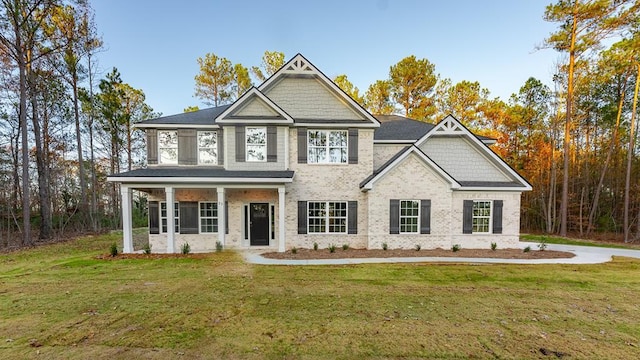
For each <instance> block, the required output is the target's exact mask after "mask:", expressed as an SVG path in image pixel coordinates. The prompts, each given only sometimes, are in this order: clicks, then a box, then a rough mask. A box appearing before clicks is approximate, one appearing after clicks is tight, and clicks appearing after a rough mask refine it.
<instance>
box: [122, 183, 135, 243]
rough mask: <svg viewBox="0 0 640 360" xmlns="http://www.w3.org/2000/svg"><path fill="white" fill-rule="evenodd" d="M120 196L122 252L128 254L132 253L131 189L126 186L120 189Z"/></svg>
mask: <svg viewBox="0 0 640 360" xmlns="http://www.w3.org/2000/svg"><path fill="white" fill-rule="evenodd" d="M120 192H121V196H122V238H123V239H122V240H123V241H122V252H123V253H125V254H129V253H132V252H133V229H132V227H133V226H132V208H131V200H132V198H133V194H132V189H131V188H129V187H127V186H122V187H120Z"/></svg>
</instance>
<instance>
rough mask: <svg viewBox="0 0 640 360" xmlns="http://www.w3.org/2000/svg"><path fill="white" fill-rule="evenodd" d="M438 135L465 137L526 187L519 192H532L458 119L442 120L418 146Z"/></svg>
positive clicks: (450, 116)
mask: <svg viewBox="0 0 640 360" xmlns="http://www.w3.org/2000/svg"><path fill="white" fill-rule="evenodd" d="M438 135H457V136H465V137H466V138H468V139H471V141H472V142H473V143H474V144H475V145H476V148H477V149H480V150H481V151H482V152H483V153H484V154H485V155H489V157H491V159H492V160H493V161H494V162H495V163H496V164H498V165H499V166H500V170H501V171H503V172H505V171H506V172H507V173H508V174H509V175H511V176H512V177H513V178H514V179H515V180H516V181H518V182H519V183H521V184H522V185H523V186H524V189H520V190H519V191H531V190H532V187H531V184H529V182H527V180H525V179H524V178H523V177H522V176H520V174H518V173H517V172H516V171H515V170H513V169H512V168H511V167H510V166H509V165H508V164H507V163H506V162H505V161H504V160H502V158H501V157H500V156H498V155H497V154H496V153H494V152H493V151H492V150H491V149H490V148H489V147H488V146H487V144H485V143H484V142H483V141H481V140H480V139H478V137H477V136H475V135H474V134H473V133H472V132H471V131H469V129H467V128H466V127H465V126H464V125H462V123H460V121H458V119H456V118H455V117H453V116H452V115H451V114H449V115H447V116H446V117H445V118H444V119H442V120H440V122H439V123H438V124H436V126H434V127H433V128H432V129H431V130H429V132H427V133H426V134H425V135H424V136H423V137H422V138H420V139H418V141H416V144H415V145H416V146H418V147H420V146H421V145H422V144H424V142H425V141H426V140H427V139H429V138H430V137H431V136H438Z"/></svg>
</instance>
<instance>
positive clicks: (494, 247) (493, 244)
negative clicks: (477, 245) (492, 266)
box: [491, 242, 498, 251]
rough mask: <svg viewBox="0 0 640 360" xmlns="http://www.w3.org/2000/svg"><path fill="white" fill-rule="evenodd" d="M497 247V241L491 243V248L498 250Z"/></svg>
mask: <svg viewBox="0 0 640 360" xmlns="http://www.w3.org/2000/svg"><path fill="white" fill-rule="evenodd" d="M497 248H498V244H497V243H494V242H492V243H491V250H493V251H496V249H497Z"/></svg>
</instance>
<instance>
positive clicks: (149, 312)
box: [0, 234, 640, 359]
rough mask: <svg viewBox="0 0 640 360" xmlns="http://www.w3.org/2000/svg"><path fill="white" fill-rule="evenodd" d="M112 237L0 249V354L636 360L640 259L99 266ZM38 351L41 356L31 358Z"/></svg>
mask: <svg viewBox="0 0 640 360" xmlns="http://www.w3.org/2000/svg"><path fill="white" fill-rule="evenodd" d="M114 241H115V242H118V243H121V240H120V239H119V238H118V236H117V235H114V234H112V235H106V236H99V237H90V238H82V239H79V240H76V241H70V242H67V243H64V244H54V245H49V246H42V247H39V248H34V249H30V250H24V251H17V252H13V253H9V254H2V255H0V313H1V314H2V321H1V322H0V349H1V350H0V353H2V357H3V358H9V359H11V358H31V357H37V356H39V357H42V358H47V359H56V358H58V359H74V358H75V359H83V358H115V359H117V358H134V357H139V358H177V357H182V358H201V357H202V356H203V354H206V357H207V358H232V359H234V358H243V359H244V358H253V359H263V358H327V359H335V358H340V359H347V358H469V357H474V358H538V357H544V356H545V355H544V354H542V353H541V352H540V349H545V351H549V352H553V351H555V352H561V353H563V354H568V355H567V356H569V357H571V358H621V359H622V358H636V357H637V353H638V346H640V338H639V336H638V334H640V307H639V305H638V304H637V301H635V300H636V298H637V294H638V292H640V281H639V280H638V276H637V274H638V272H639V271H640V261H638V260H632V259H623V258H616V259H615V260H614V261H613V262H610V263H606V264H600V265H486V266H477V265H438V264H375V265H345V266H308V267H297V266H291V267H288V266H260V265H250V264H245V263H244V262H243V261H242V260H241V258H240V256H239V255H238V254H236V253H235V252H232V251H223V252H216V253H211V254H206V255H200V256H199V257H188V258H163V259H152V260H140V259H129V260H99V259H96V256H97V255H100V254H106V253H107V252H108V251H107V250H108V248H109V245H110V244H111V243H113V242H114ZM37 352H38V353H39V355H37Z"/></svg>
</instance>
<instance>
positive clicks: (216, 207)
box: [198, 201, 220, 234]
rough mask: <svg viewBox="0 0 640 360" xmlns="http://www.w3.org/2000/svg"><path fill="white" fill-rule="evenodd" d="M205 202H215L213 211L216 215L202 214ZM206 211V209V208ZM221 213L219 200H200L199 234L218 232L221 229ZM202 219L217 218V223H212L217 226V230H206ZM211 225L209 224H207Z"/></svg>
mask: <svg viewBox="0 0 640 360" xmlns="http://www.w3.org/2000/svg"><path fill="white" fill-rule="evenodd" d="M204 204H213V205H214V209H213V210H212V211H214V212H215V214H216V215H215V216H203V215H202V211H203V209H202V205H204ZM204 210H205V211H206V209H204ZM219 216H220V214H219V213H218V202H216V201H200V202H198V233H199V234H217V233H218V231H219V230H220V224H219V223H218V220H219V218H220V217H219ZM202 220H215V225H211V226H214V227H215V231H204V230H203V224H202ZM206 226H209V225H206Z"/></svg>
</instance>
